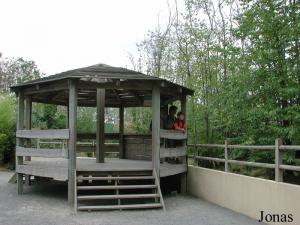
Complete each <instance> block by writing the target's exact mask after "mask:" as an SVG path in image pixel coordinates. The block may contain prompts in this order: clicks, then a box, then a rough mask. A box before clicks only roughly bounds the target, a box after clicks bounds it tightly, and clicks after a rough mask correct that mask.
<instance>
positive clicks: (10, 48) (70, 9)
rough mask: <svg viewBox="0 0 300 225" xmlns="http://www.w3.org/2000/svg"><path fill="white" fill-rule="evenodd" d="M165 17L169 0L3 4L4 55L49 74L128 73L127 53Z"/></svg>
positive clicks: (19, 0) (0, 33) (16, 0)
mask: <svg viewBox="0 0 300 225" xmlns="http://www.w3.org/2000/svg"><path fill="white" fill-rule="evenodd" d="M167 17H168V5H167V0H85V1H84V0H43V1H41V0H26V1H24V0H0V53H2V54H3V56H2V57H4V58H5V57H23V58H24V59H26V60H34V61H35V62H36V64H37V65H38V67H39V68H40V70H41V71H42V72H43V73H45V74H46V75H51V74H55V73H58V72H62V71H65V70H69V69H75V68H80V67H84V66H89V65H93V64H97V63H105V64H108V65H112V66H121V67H129V68H130V66H131V64H130V61H129V59H128V52H130V53H132V54H135V50H136V43H138V42H140V41H142V40H143V39H144V37H145V35H146V34H147V31H148V30H151V29H154V28H155V27H156V26H157V24H158V21H160V22H159V23H160V24H162V25H163V24H164V22H166V20H167ZM158 18H159V19H158Z"/></svg>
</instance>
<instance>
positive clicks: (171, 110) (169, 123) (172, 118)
mask: <svg viewBox="0 0 300 225" xmlns="http://www.w3.org/2000/svg"><path fill="white" fill-rule="evenodd" d="M176 112H177V107H176V106H175V105H172V106H171V107H170V108H169V115H168V116H167V118H166V120H165V122H166V123H165V126H164V127H165V129H168V130H171V129H174V123H175V121H176V116H175V115H176Z"/></svg>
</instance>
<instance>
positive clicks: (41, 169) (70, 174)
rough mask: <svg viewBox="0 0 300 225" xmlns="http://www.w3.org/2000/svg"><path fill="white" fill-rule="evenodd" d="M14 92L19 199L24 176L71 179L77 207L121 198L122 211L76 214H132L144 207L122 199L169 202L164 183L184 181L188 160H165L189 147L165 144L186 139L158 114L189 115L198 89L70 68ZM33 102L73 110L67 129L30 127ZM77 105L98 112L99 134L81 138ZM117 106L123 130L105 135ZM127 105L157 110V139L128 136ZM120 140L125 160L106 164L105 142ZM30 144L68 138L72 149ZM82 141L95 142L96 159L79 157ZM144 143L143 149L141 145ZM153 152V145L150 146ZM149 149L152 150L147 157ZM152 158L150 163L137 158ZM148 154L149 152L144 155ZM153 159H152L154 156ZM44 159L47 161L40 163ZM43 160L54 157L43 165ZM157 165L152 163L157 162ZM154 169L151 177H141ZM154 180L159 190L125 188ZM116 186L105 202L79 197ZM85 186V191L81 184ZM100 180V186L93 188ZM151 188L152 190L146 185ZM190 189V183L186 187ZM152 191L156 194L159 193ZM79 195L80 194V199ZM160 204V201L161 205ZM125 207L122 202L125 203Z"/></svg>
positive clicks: (106, 69) (110, 70)
mask: <svg viewBox="0 0 300 225" xmlns="http://www.w3.org/2000/svg"><path fill="white" fill-rule="evenodd" d="M11 89H12V90H13V91H14V92H15V93H16V95H17V97H18V107H17V108H18V110H17V111H18V114H17V133H16V137H17V144H16V157H17V160H16V173H17V183H18V185H17V186H18V193H19V194H21V193H22V192H23V178H24V177H27V178H28V177H29V178H30V176H36V177H48V178H53V179H56V180H65V181H68V201H69V202H70V203H71V204H75V208H76V209H77V201H78V200H96V199H109V198H112V199H118V203H117V205H116V206H113V207H112V206H107V205H105V206H103V205H100V206H99V205H98V206H82V207H81V208H80V207H78V209H82V210H85V209H86V210H93V209H111V208H112V209H114V208H118V209H126V208H140V207H141V205H140V204H134V205H130V204H125V205H122V204H121V203H120V202H121V199H127V198H135V199H137V198H139V197H141V198H151V197H153V198H154V199H155V202H156V203H157V202H160V203H163V200H162V197H161V191H160V187H159V182H160V181H159V180H160V179H159V178H160V177H164V176H172V175H175V174H181V175H182V177H183V180H184V176H185V172H186V170H187V167H186V162H185V160H182V161H181V164H168V163H161V162H160V161H161V158H164V157H183V158H184V157H185V155H186V146H181V147H178V148H176V149H170V148H168V147H166V146H163V145H162V144H161V139H179V140H185V139H186V134H184V133H178V132H174V131H170V130H161V129H160V109H161V107H168V105H169V104H171V103H172V102H173V101H177V100H179V101H180V102H181V110H182V111H184V112H185V111H186V97H187V95H192V94H193V91H192V90H190V89H188V88H186V87H183V86H180V85H178V84H175V83H172V82H170V81H167V80H165V79H161V78H157V77H153V76H148V75H145V74H142V73H140V72H136V71H133V70H128V69H125V68H119V67H112V66H108V65H104V64H97V65H93V66H89V67H85V68H79V69H74V70H69V71H66V72H62V73H59V74H55V75H52V76H48V77H43V78H40V79H37V80H33V81H30V82H26V83H23V84H18V85H15V86H13V87H11ZM32 102H38V103H47V104H55V105H64V106H66V107H67V108H68V123H67V127H66V129H59V130H36V129H31V109H32ZM77 106H88V107H97V131H96V134H78V133H77V126H76V119H77ZM105 107H116V108H119V115H120V129H119V133H118V134H105V132H104V120H105V118H104V108H105ZM125 107H152V134H151V135H150V136H149V137H146V136H140V137H127V136H126V134H124V108H125ZM107 138H111V139H118V140H119V144H118V148H117V151H118V152H119V158H120V159H119V160H107V161H106V160H105V151H107V149H108V148H109V146H107V145H106V144H105V139H107ZM32 139H33V140H34V139H54V140H66V141H67V143H68V145H67V148H66V149H49V148H40V147H39V146H36V145H35V144H34V142H33V141H32ZM79 139H95V143H96V144H95V146H94V151H95V156H96V157H95V159H91V158H90V159H83V158H77V157H76V153H77V152H78V151H79V150H80V147H79V145H78V143H77V142H78V140H79ZM141 143H142V144H141ZM149 146H150V147H149ZM147 150H148V151H147ZM139 151H142V152H143V154H142V155H145V154H146V155H147V154H150V155H148V158H147V157H145V158H143V157H141V156H140V155H141V154H139V153H140V152H139ZM145 152H146V153H145ZM149 156H150V157H149ZM41 158H42V159H43V160H41ZM45 158H47V159H48V158H52V159H51V160H45ZM151 162H152V163H151ZM147 170H149V171H151V174H150V175H149V176H148V175H147V174H145V173H143V171H144V172H145V171H147ZM147 178H149V179H154V184H152V186H151V184H148V183H147V184H146V185H145V184H144V186H143V185H140V184H139V183H135V185H132V186H131V185H123V186H122V185H120V183H122V182H121V181H124V182H125V181H126V180H139V179H140V180H146V179H147ZM102 181H107V182H108V184H110V182H111V181H116V182H115V186H116V187H112V189H113V190H114V193H113V195H111V194H109V195H107V196H108V197H107V196H106V197H103V196H102V195H101V196H102V197H101V196H100V197H99V196H98V195H97V196H98V197H97V196H95V195H83V196H79V195H78V191H84V190H98V189H101V190H102V189H105V190H106V189H109V188H108V187H111V186H112V185H107V186H106V185H103V184H102V183H101V182H102ZM85 182H87V185H82V184H85ZM93 182H95V184H97V182H100V183H101V185H100V186H99V185H97V186H95V185H92V186H89V185H88V184H91V183H93ZM147 185H148V186H147ZM129 186H131V189H133V190H137V189H142V188H151V187H152V188H154V189H155V188H156V191H155V190H154V191H153V190H152V194H151V193H150V194H145V193H142V194H135V192H134V191H133V192H130V194H128V193H127V194H126V193H125V194H121V190H123V189H126V188H128V189H129ZM183 186H184V185H183ZM153 192H154V194H153ZM77 195H78V196H77ZM159 199H160V200H159ZM122 201H123V200H122ZM162 205H163V204H144V206H142V207H144V208H148V207H149V208H154V207H159V206H162Z"/></svg>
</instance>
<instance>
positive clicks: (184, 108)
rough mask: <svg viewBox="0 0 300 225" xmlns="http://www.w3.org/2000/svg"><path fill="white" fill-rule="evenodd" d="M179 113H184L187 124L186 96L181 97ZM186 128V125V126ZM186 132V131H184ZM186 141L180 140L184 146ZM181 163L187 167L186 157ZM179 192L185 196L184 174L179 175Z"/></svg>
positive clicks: (185, 178)
mask: <svg viewBox="0 0 300 225" xmlns="http://www.w3.org/2000/svg"><path fill="white" fill-rule="evenodd" d="M180 106H181V112H183V113H184V120H185V122H186V123H187V113H186V96H185V95H183V96H182V97H181V100H180ZM186 128H187V124H186ZM186 132H187V129H186ZM186 144H187V140H182V145H183V146H186ZM183 163H184V164H185V165H186V166H187V156H185V157H184V161H183ZM180 184H181V185H180V186H181V187H180V191H181V193H182V194H186V192H187V176H186V173H183V174H181V182H180Z"/></svg>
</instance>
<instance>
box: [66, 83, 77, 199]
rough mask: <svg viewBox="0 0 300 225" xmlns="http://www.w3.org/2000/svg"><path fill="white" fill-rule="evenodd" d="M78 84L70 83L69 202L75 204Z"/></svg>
mask: <svg viewBox="0 0 300 225" xmlns="http://www.w3.org/2000/svg"><path fill="white" fill-rule="evenodd" d="M77 95H78V89H77V82H76V81H75V80H70V82H69V133H70V137H69V143H68V149H69V154H68V155H69V160H68V202H69V204H72V205H73V204H74V202H75V196H74V192H75V183H74V180H75V170H76V147H77V146H76V143H77Z"/></svg>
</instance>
